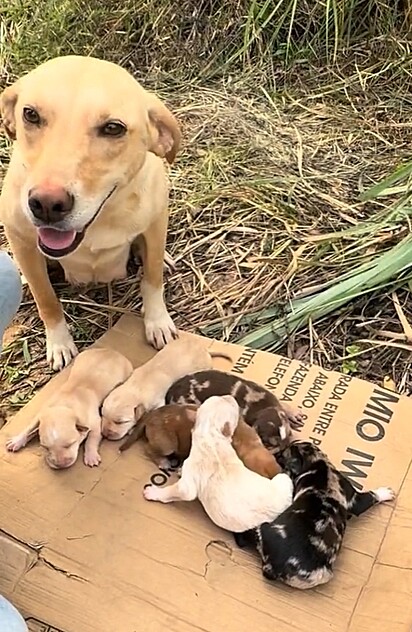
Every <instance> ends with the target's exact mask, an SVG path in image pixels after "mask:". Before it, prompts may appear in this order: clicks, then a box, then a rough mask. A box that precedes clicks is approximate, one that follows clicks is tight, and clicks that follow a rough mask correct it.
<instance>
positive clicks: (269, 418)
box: [166, 370, 301, 453]
mask: <svg viewBox="0 0 412 632" xmlns="http://www.w3.org/2000/svg"><path fill="white" fill-rule="evenodd" d="M212 395H232V397H234V398H235V399H236V401H237V403H238V404H239V407H240V412H241V415H242V417H243V419H244V420H245V422H246V423H247V424H248V425H249V426H253V427H254V428H255V429H256V431H257V433H258V435H259V436H260V438H261V439H262V441H263V444H264V445H265V446H266V447H267V448H268V449H269V450H270V451H271V452H273V453H276V452H277V451H278V450H279V449H281V448H284V447H286V445H288V444H289V442H290V439H291V427H292V428H295V427H297V426H299V421H300V419H301V412H300V411H299V410H298V409H296V410H293V409H292V408H291V407H290V406H288V405H287V404H286V403H285V402H280V400H279V399H278V398H277V397H276V395H274V394H273V393H271V392H270V391H269V390H268V389H266V388H264V387H263V386H261V385H260V384H257V383H256V382H252V381H251V380H245V379H244V378H241V377H238V376H237V375H233V374H232V373H226V372H224V371H216V370H209V371H197V372H196V373H192V374H191V375H186V376H185V377H183V378H181V379H180V380H178V381H177V382H175V383H174V384H173V385H172V386H171V387H170V388H169V390H168V392H167V393H166V403H167V404H181V405H183V404H196V405H197V406H199V405H200V404H201V403H202V402H204V401H205V400H206V399H207V398H208V397H210V396H212Z"/></svg>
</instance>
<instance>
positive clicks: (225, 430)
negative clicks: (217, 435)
mask: <svg viewBox="0 0 412 632" xmlns="http://www.w3.org/2000/svg"><path fill="white" fill-rule="evenodd" d="M222 435H223V436H224V437H231V436H232V431H231V429H230V424H229V422H228V421H227V422H226V423H225V425H224V426H223V428H222Z"/></svg>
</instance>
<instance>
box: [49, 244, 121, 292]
mask: <svg viewBox="0 0 412 632" xmlns="http://www.w3.org/2000/svg"><path fill="white" fill-rule="evenodd" d="M98 246H99V247H98V248H97V247H96V245H95V244H94V245H93V246H92V247H90V246H88V245H87V244H82V245H81V246H80V248H79V249H78V250H77V251H76V252H75V253H73V255H70V256H68V257H65V258H64V259H62V260H61V262H60V263H61V264H62V266H63V269H64V272H65V276H66V279H67V281H68V282H69V283H71V284H72V285H84V284H88V283H110V282H112V281H116V280H119V279H124V278H125V277H126V276H127V262H128V258H129V253H130V246H131V244H130V242H129V241H125V240H124V238H123V243H120V244H118V245H116V244H113V243H111V244H109V243H107V237H106V238H105V239H103V240H102V242H99V243H98Z"/></svg>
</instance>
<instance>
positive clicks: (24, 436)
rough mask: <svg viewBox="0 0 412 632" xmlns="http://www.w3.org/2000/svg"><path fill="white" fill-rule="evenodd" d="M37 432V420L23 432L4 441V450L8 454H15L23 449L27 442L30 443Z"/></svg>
mask: <svg viewBox="0 0 412 632" xmlns="http://www.w3.org/2000/svg"><path fill="white" fill-rule="evenodd" d="M38 431H39V420H38V419H36V420H35V421H33V422H32V423H31V424H30V425H29V426H27V428H26V429H25V430H23V431H22V432H20V434H18V435H16V436H15V437H11V439H9V440H8V441H6V448H7V450H8V451H9V452H17V451H18V450H21V449H22V448H24V447H25V446H26V445H27V443H28V442H29V441H31V440H32V439H33V438H34V437H35V436H36V435H37V433H38Z"/></svg>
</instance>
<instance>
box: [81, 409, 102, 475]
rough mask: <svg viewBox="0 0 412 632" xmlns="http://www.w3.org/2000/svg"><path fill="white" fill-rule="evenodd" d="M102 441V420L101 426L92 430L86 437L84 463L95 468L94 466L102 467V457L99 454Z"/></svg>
mask: <svg viewBox="0 0 412 632" xmlns="http://www.w3.org/2000/svg"><path fill="white" fill-rule="evenodd" d="M101 440H102V434H101V432H100V419H99V426H97V427H95V428H92V429H91V430H90V432H89V434H88V435H87V437H86V441H85V443H84V457H83V461H84V464H85V465H88V466H89V467H93V466H94V465H100V463H101V460H102V459H101V456H100V454H99V445H100V443H101Z"/></svg>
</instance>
